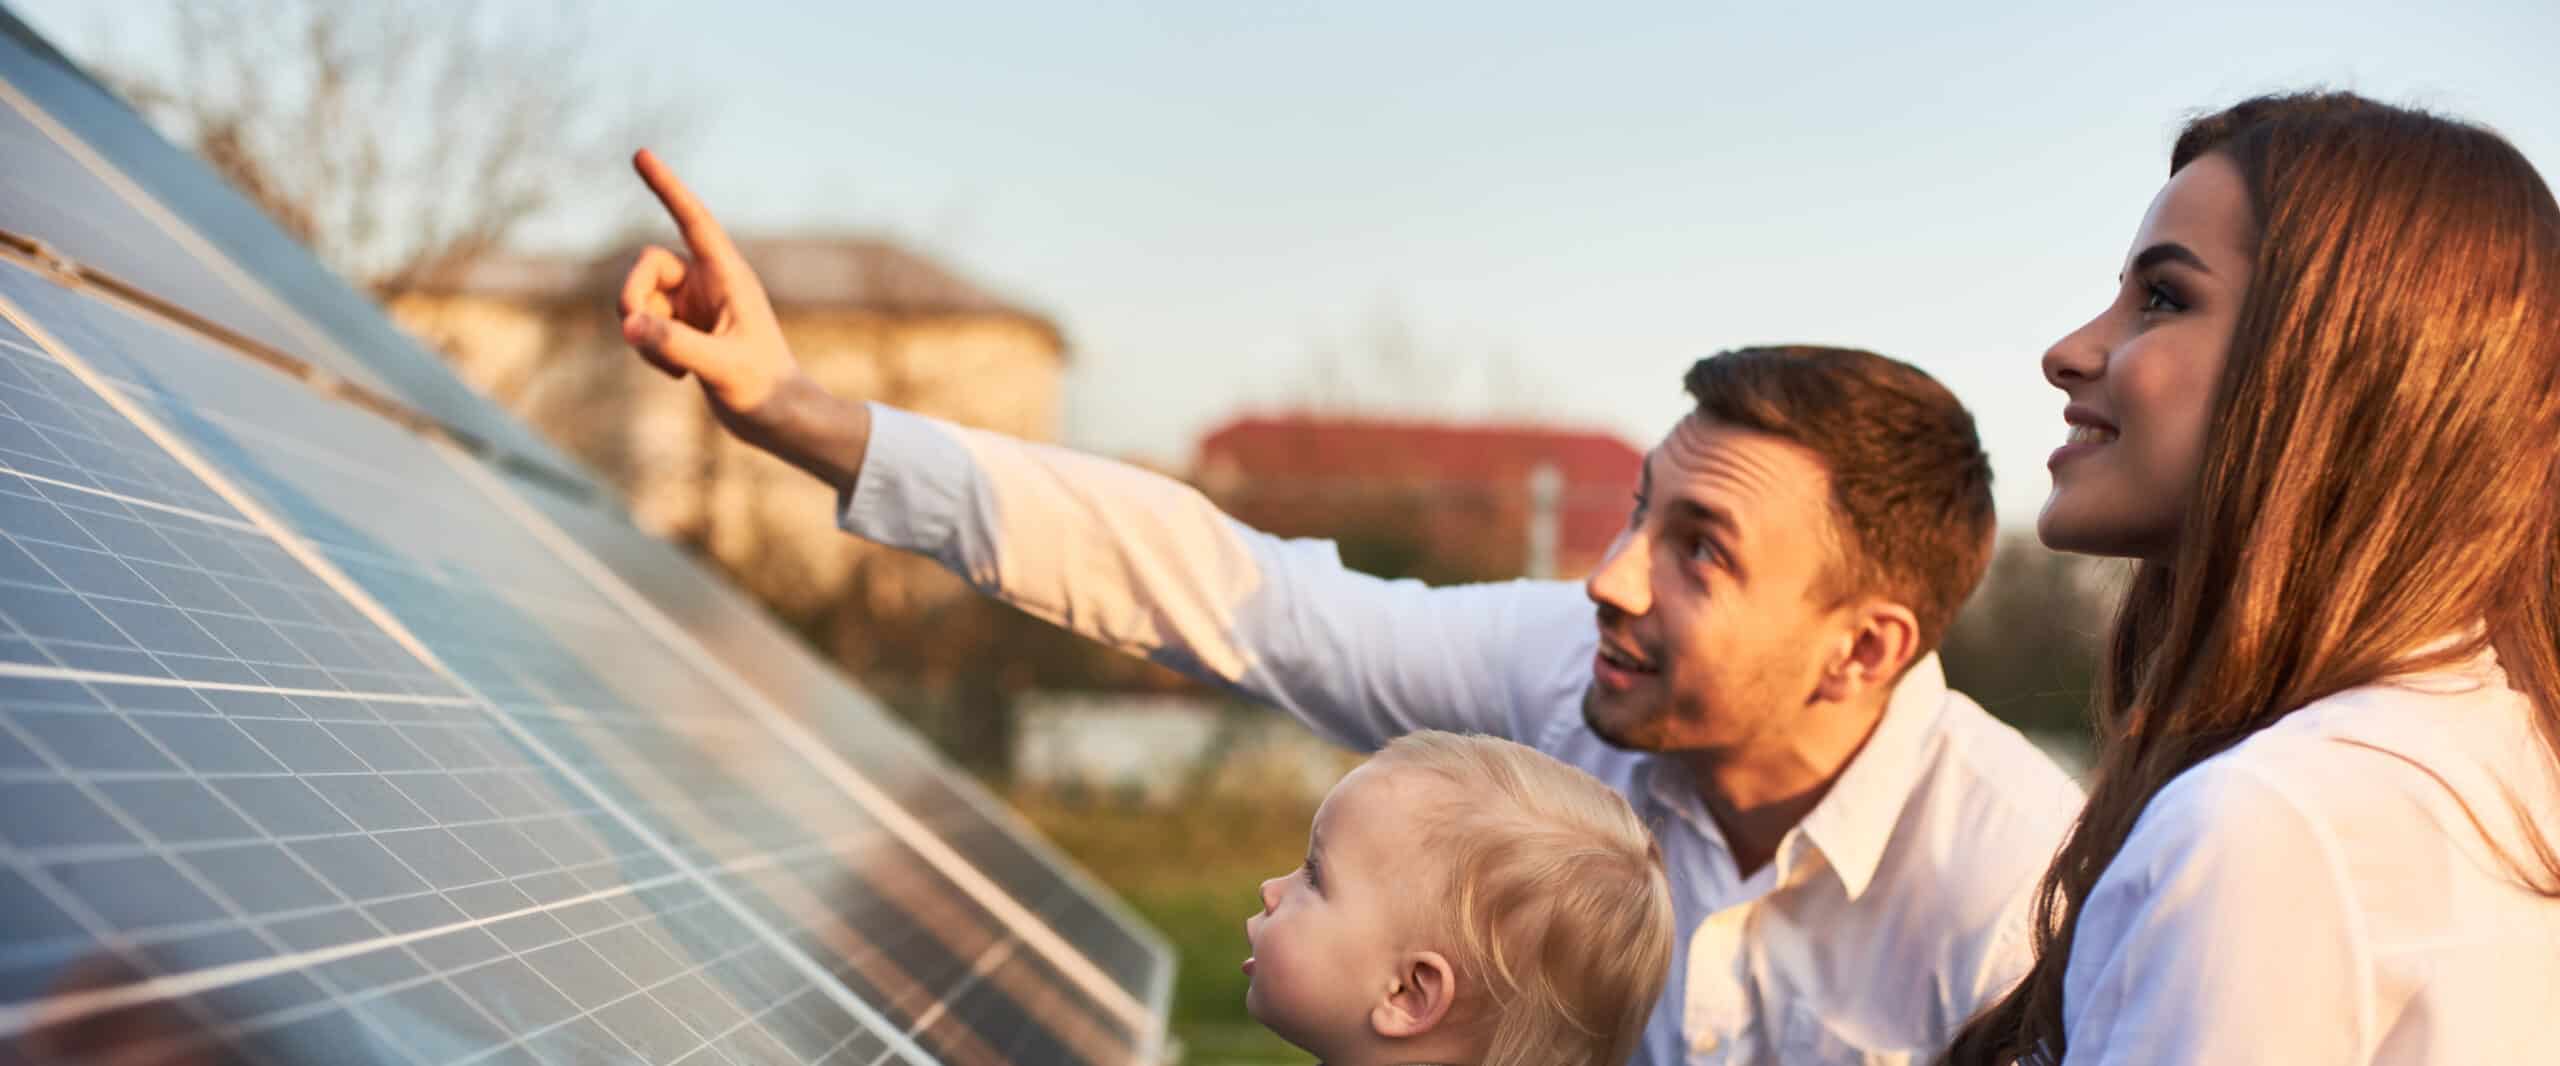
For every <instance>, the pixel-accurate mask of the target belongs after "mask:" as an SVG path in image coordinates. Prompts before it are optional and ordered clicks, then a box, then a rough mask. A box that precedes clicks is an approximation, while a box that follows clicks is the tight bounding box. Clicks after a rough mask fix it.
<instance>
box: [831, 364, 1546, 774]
mask: <svg viewBox="0 0 2560 1066" xmlns="http://www.w3.org/2000/svg"><path fill="white" fill-rule="evenodd" d="M871 412H872V430H871V440H870V444H869V448H868V451H867V452H866V454H865V456H864V459H863V467H862V475H861V477H860V479H859V480H858V481H857V482H856V483H855V488H854V490H853V492H852V493H850V494H849V495H848V496H847V498H846V499H844V500H842V501H840V509H839V514H838V522H839V524H840V525H841V526H842V527H843V528H844V529H845V530H846V531H847V532H850V533H852V534H854V535H856V536H859V537H862V538H864V539H866V540H871V541H876V542H878V543H881V544H885V545H888V546H890V547H894V548H900V549H903V550H906V551H911V552H915V553H918V554H921V555H924V556H927V557H929V558H932V559H933V560H935V561H936V562H938V563H940V564H941V565H942V566H943V567H944V568H946V569H948V570H950V571H951V572H953V573H955V574H958V575H959V576H960V577H962V578H963V579H965V580H967V581H968V582H969V583H970V584H971V585H972V586H974V587H976V588H977V589H978V590H979V591H980V592H983V593H985V594H987V595H989V596H993V597H995V598H997V599H999V600H1002V601H1004V602H1006V603H1009V604H1012V605H1013V606H1015V607H1018V608H1020V609H1022V610H1023V611H1025V612H1027V613H1029V614H1031V615H1033V616H1034V617H1037V618H1041V619H1043V620H1046V621H1048V622H1051V623H1054V624H1056V625H1059V626H1062V627H1065V628H1066V629H1068V630H1071V631H1073V632H1075V633H1078V634H1081V635H1083V636H1085V637H1088V638H1091V639H1093V640H1097V641H1100V642H1102V643H1104V644H1108V645H1110V646H1112V647H1116V648H1119V649H1122V650H1124V651H1128V652H1131V653H1133V654H1138V655H1143V656H1145V657H1147V658H1149V659H1152V660H1154V661H1156V662H1159V663H1162V664H1164V665H1166V666H1169V667H1172V668H1174V669H1176V670H1179V671H1181V672H1183V673H1185V674H1188V675H1190V676H1192V677H1194V678H1197V679H1199V680H1201V681H1204V682H1207V683H1209V684H1213V685H1217V686H1220V687H1222V688H1226V689H1228V690H1230V691H1234V692H1237V693H1240V694H1243V695H1245V696H1247V697H1249V698H1252V699H1255V700H1259V701H1262V702H1266V703H1270V704H1273V705H1276V706H1278V707H1280V708H1282V709H1284V710H1286V711H1288V712H1289V713H1290V714H1292V715H1294V716H1295V717H1297V718H1298V719H1299V720H1301V721H1303V722H1305V723H1306V724H1307V725H1308V726H1309V727H1311V728H1313V729H1314V730H1315V731H1316V732H1317V733H1319V734H1321V735H1324V736H1326V737H1327V738H1329V739H1331V740H1333V741H1335V742H1336V743H1341V744H1346V745H1350V746H1353V747H1357V748H1360V749H1363V750H1369V749H1374V748H1377V747H1379V746H1380V745H1383V744H1385V743H1386V742H1387V741H1388V740H1390V739H1393V738H1394V737H1396V736H1398V735H1401V734H1403V733H1407V732H1411V731H1413V730H1417V729H1446V730H1453V731H1460V732H1474V733H1490V734H1494V735H1497V736H1506V737H1512V738H1515V739H1522V740H1527V739H1530V738H1531V736H1532V732H1533V731H1534V730H1535V729H1537V727H1539V726H1540V725H1543V724H1544V719H1545V718H1546V717H1547V716H1548V715H1550V714H1551V713H1553V708H1554V707H1555V706H1556V702H1557V701H1556V699H1555V698H1554V697H1555V694H1554V693H1552V692H1550V691H1548V690H1549V689H1552V688H1553V687H1554V679H1555V677H1556V676H1557V674H1558V673H1559V671H1558V669H1557V667H1558V664H1560V663H1562V662H1563V661H1565V660H1564V658H1560V656H1561V657H1566V658H1569V657H1570V656H1572V655H1574V654H1575V653H1576V649H1577V648H1579V649H1580V650H1581V653H1582V654H1586V655H1587V654H1588V652H1589V646H1590V644H1591V640H1590V638H1589V633H1588V632H1587V631H1588V630H1590V628H1591V627H1590V624H1589V620H1590V613H1589V608H1588V606H1587V604H1585V602H1584V600H1583V597H1582V593H1581V590H1580V589H1579V588H1578V587H1576V586H1575V585H1573V584H1571V583H1569V582H1555V581H1514V582H1505V583H1497V584H1486V585H1468V586H1457V587H1450V588H1432V587H1429V586H1426V585H1423V584H1422V583H1420V582H1417V581H1388V580H1383V579H1380V578H1377V577H1372V576H1370V575H1367V574H1362V573H1359V572H1357V571H1354V570H1351V569H1349V568H1347V567H1345V566H1343V564H1342V561H1341V559H1340V557H1339V555H1338V554H1337V552H1336V551H1335V549H1334V546H1333V544H1332V542H1330V541H1322V540H1289V539H1283V538H1279V537H1274V536H1271V535H1269V534H1266V533H1262V532H1260V531H1258V530H1254V529H1252V528H1250V527H1247V526H1245V525H1244V524H1242V523H1240V522H1237V521H1236V520H1234V519H1233V518H1230V517H1228V516H1227V515H1226V514H1225V513H1223V512H1221V511H1219V510H1218V509H1217V507H1216V506H1215V505H1213V504H1211V503H1210V502H1209V501H1208V499H1207V498H1205V497H1203V496H1202V495H1201V494H1200V493H1199V492H1198V491H1196V490H1194V489H1192V488H1191V487H1190V486H1188V485H1184V484H1182V483H1181V482H1178V481H1175V480H1173V479H1171V478H1168V477H1163V476H1161V475H1158V474H1154V473H1151V472H1148V471H1145V470H1140V469H1137V468H1135V467H1131V466H1128V465H1125V464H1122V463H1116V462H1112V461H1110V460H1106V459H1100V458H1096V457H1093V456H1088V455H1083V454H1079V453H1077V452H1073V451H1069V450H1067V449H1063V448H1057V447H1051V446H1047V445H1039V444H1031V443H1027V442H1024V441H1019V440H1014V439H1011V438H1008V437H1004V436H1001V435H998V434H994V433H988V432H984V431H980V430H973V429H967V428H963V427H959V426H953V425H950V424H948V423H944V422H940V421H936V420H934V419H930V418H926V417H923V416H920V415H915V414H911V413H907V412H902V411H899V410H897V409H895V408H890V407H884V406H880V405H876V404H875V405H873V406H872V408H871Z"/></svg>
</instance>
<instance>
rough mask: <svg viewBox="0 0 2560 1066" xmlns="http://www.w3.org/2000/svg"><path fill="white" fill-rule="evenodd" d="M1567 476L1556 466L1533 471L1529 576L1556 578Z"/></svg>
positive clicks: (1544, 464) (1541, 466) (1548, 464)
mask: <svg viewBox="0 0 2560 1066" xmlns="http://www.w3.org/2000/svg"><path fill="white" fill-rule="evenodd" d="M1563 509H1564V472H1563V471H1561V470H1558V469H1556V464H1554V463H1552V462H1540V463H1539V464H1538V465H1536V466H1533V467H1530V468H1529V576H1530V577H1533V578H1542V579H1543V578H1551V577H1554V576H1556V543H1557V541H1558V540H1559V539H1560V536H1561V534H1562V532H1563Z"/></svg>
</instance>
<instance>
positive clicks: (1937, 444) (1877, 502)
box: [1682, 345, 1997, 661]
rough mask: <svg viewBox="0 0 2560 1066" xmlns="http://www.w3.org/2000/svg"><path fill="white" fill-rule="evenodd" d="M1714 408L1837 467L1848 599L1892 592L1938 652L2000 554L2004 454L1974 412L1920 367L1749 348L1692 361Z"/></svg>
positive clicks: (1698, 390) (1703, 402)
mask: <svg viewBox="0 0 2560 1066" xmlns="http://www.w3.org/2000/svg"><path fill="white" fill-rule="evenodd" d="M1682 384H1684V385H1685V386H1687V388H1688V390H1689V395H1690V396H1691V397H1692V398H1694V399H1696V400H1697V402H1698V409H1697V413H1698V415H1699V416H1700V417H1702V418H1706V419H1709V420H1712V421H1715V422H1720V423H1723V424H1725V425H1729V426H1735V427H1739V428H1742V429H1749V430H1756V431H1758V432H1761V433H1767V434H1769V435H1771V436H1774V437H1778V438H1780V439H1782V440H1786V441H1788V442H1791V443H1794V444H1796V445H1799V446H1801V447H1803V448H1805V449H1807V450H1809V451H1811V452H1813V453H1814V454H1815V455H1816V456H1819V457H1820V458H1821V459H1822V464H1823V466H1824V467H1825V468H1826V469H1827V470H1828V471H1829V472H1830V475H1831V511H1832V516H1833V520H1834V524H1835V526H1836V527H1837V528H1836V539H1835V543H1836V546H1837V548H1838V551H1839V558H1838V559H1836V560H1835V565H1834V569H1833V571H1832V573H1831V575H1830V579H1829V580H1828V581H1827V582H1826V584H1827V585H1829V586H1830V587H1829V588H1828V589H1826V590H1824V591H1827V592H1828V593H1829V594H1830V595H1831V596H1832V597H1833V598H1834V599H1836V600H1843V601H1845V600H1847V599H1850V598H1852V597H1857V596H1869V595H1875V596H1883V597H1885V598H1887V599H1890V600H1893V601H1894V602H1896V603H1900V604H1902V605H1903V606H1905V607H1908V608H1910V609H1911V613H1912V614H1913V615H1915V616H1917V618H1918V619H1919V625H1920V647H1919V651H1918V653H1917V654H1915V655H1914V656H1913V659H1914V661H1917V659H1918V656H1919V655H1926V654H1928V653H1929V652H1931V651H1933V650H1936V648H1937V646H1938V642H1939V640H1940V639H1942V638H1944V637H1945V636H1946V632H1947V626H1948V624H1949V623H1951V622H1953V621H1954V620H1955V616H1956V611H1957V610H1958V609H1959V608H1961V607H1963V606H1964V601H1965V598H1966V597H1967V596H1970V595H1972V594H1973V586H1974V585H1975V584H1976V583H1978V582H1980V581H1981V580H1982V572H1983V570H1984V568H1985V567H1987V566H1988V565H1989V564H1990V561H1991V540H1992V533H1993V529H1994V527H1995V525H1996V522H1997V520H1996V518H1995V516H1994V515H1993V513H1992V505H1991V459H1990V457H1989V456H1986V455H1984V454H1983V453H1982V441H1981V439H1980V438H1978V437H1977V436H1975V434H1974V429H1973V415H1972V414H1971V413H1969V412H1967V411H1966V410H1965V409H1964V404H1962V403H1960V402H1957V400H1956V397H1955V394H1954V393H1951V392H1948V391H1947V389H1946V386H1944V385H1940V384H1938V381H1937V379H1935V378H1932V377H1930V376H1929V375H1928V374H1927V373H1925V372H1923V371H1922V370H1921V369H1920V368H1918V367H1915V366H1912V365H1911V364H1909V363H1905V362H1901V361H1899V360H1895V359H1888V358H1885V357H1884V356H1881V355H1877V354H1876V353H1874V352H1867V351H1859V350H1857V349H1855V348H1824V347H1817V346H1814V345H1774V346H1767V347H1753V348H1736V349H1733V350H1731V351H1725V352H1718V353H1716V354H1714V355H1711V356H1708V357H1706V358H1704V359H1700V360H1698V362H1697V363H1696V364H1695V365H1693V366H1691V367H1690V368H1689V373H1688V375H1687V377H1686V379H1685V380H1684V381H1683V382H1682Z"/></svg>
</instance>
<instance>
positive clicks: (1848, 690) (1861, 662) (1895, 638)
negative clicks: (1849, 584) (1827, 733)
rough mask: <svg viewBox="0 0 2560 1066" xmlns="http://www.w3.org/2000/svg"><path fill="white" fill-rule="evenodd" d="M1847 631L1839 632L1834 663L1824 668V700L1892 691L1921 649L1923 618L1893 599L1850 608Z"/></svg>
mask: <svg viewBox="0 0 2560 1066" xmlns="http://www.w3.org/2000/svg"><path fill="white" fill-rule="evenodd" d="M1848 610H1849V616H1848V628H1846V629H1843V630H1840V631H1838V632H1837V633H1836V634H1835V636H1834V639H1835V640H1836V641H1838V643H1837V644H1836V645H1835V646H1834V648H1833V651H1832V656H1831V661H1830V662H1828V663H1825V664H1823V670H1822V687H1821V689H1820V693H1821V696H1822V698H1823V699H1825V700H1827V701H1830V702H1834V703H1845V702H1849V701H1852V700H1855V699H1857V698H1859V697H1861V696H1865V695H1868V694H1870V693H1872V692H1874V691H1875V690H1876V689H1877V688H1878V687H1879V686H1880V687H1883V688H1886V689H1891V688H1892V687H1893V683H1894V681H1895V680H1896V679H1897V678H1900V677H1901V676H1902V669H1903V668H1904V667H1906V666H1909V665H1911V660H1913V659H1914V658H1917V657H1918V652H1919V650H1920V620H1919V618H1917V617H1915V616H1913V615H1912V613H1911V608H1908V607H1905V606H1903V605H1901V604H1899V603H1895V602H1893V601H1891V600H1869V601H1867V602H1864V603H1860V604H1857V605H1855V606H1852V607H1850V608H1849V609H1848Z"/></svg>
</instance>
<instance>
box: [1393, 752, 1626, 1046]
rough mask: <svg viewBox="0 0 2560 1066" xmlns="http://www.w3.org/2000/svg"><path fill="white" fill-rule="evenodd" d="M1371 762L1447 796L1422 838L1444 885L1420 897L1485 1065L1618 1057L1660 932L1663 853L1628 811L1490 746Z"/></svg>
mask: <svg viewBox="0 0 2560 1066" xmlns="http://www.w3.org/2000/svg"><path fill="white" fill-rule="evenodd" d="M1374 761H1376V762H1379V763H1384V764H1388V765H1390V766H1394V767H1399V768H1411V769H1416V770H1422V771H1426V772H1429V773H1432V774H1435V775H1438V776H1439V777H1441V778H1443V779H1445V780H1447V781H1448V782H1449V783H1451V784H1453V785H1455V786H1457V788H1456V791H1455V792H1454V794H1453V795H1452V796H1451V798H1450V800H1448V801H1446V802H1443V803H1441V804H1438V805H1436V806H1435V808H1434V809H1432V810H1430V811H1428V812H1427V814H1426V815H1425V823H1426V824H1425V828H1424V831H1423V839H1424V848H1425V851H1424V854H1427V855H1430V856H1432V857H1433V858H1435V859H1437V860H1439V862H1440V864H1441V868H1442V869H1443V870H1445V871H1447V872H1446V874H1445V875H1444V876H1445V877H1446V878H1447V881H1446V883H1445V885H1444V886H1443V891H1441V892H1439V893H1437V894H1422V895H1420V896H1418V897H1417V900H1418V902H1419V903H1420V904H1421V905H1422V906H1424V907H1427V908H1428V909H1429V914H1428V915H1425V916H1423V917H1422V919H1421V920H1422V921H1424V922H1426V923H1430V924H1426V925H1425V928H1432V929H1434V930H1435V932H1437V933H1438V934H1439V935H1441V936H1445V937H1446V938H1447V942H1449V943H1452V944H1454V945H1455V946H1456V951H1455V954H1456V955H1457V956H1458V957H1456V958H1453V959H1451V960H1450V962H1451V964H1452V965H1454V966H1456V967H1457V968H1458V972H1459V974H1460V979H1459V988H1460V997H1461V998H1460V1003H1459V1007H1460V1009H1462V1010H1465V1011H1466V1012H1467V1013H1466V1015H1465V1017H1468V1018H1482V1019H1484V1020H1487V1021H1490V1022H1491V1025H1492V1033H1491V1037H1490V1042H1489V1043H1488V1045H1487V1050H1486V1054H1485V1057H1484V1060H1483V1061H1484V1066H1532V1064H1535V1066H1550V1064H1567V1066H1621V1064H1622V1063H1624V1062H1626V1061H1627V1059H1628V1058H1629V1057H1630V1056H1632V1055H1633V1054H1635V1049H1636V1045H1637V1041H1638V1040H1640V1039H1641V1038H1642V1037H1643V1035H1644V1026H1645V1021H1646V1019H1647V1018H1649V1017H1650V1016H1651V1015H1652V1014H1653V1006H1654V1000H1655V999H1656V998H1657V997H1659V996H1660V995H1661V993H1662V982H1663V978H1664V975H1665V974H1666V973H1667V972H1668V971H1669V969H1670V966H1671V937H1672V927H1671V926H1672V917H1671V885H1670V881H1669V879H1668V877H1667V876H1666V875H1665V874H1664V872H1663V865H1662V852H1661V851H1660V849H1658V848H1657V847H1655V845H1654V840H1653V835H1652V834H1651V833H1648V832H1646V831H1645V827H1644V823H1643V822H1642V821H1639V820H1638V819H1637V818H1636V813H1635V811H1634V810H1633V809H1632V808H1630V807H1628V806H1627V801H1626V800H1625V799H1623V798H1621V797H1620V796H1619V795H1618V794H1617V793H1616V792H1614V791H1612V790H1611V789H1610V788H1609V787H1608V786H1607V785H1603V784H1601V783H1600V781H1599V780H1598V779H1596V778H1594V777H1592V776H1591V775H1589V774H1586V773H1584V772H1582V771H1580V770H1577V769H1574V768H1573V767H1571V766H1568V765H1565V764H1564V763H1563V762H1560V761H1558V760H1556V759H1555V758H1553V757H1551V756H1548V755H1546V754H1544V753H1542V752H1539V751H1536V750H1534V749H1531V748H1528V747H1525V746H1523V745H1520V744H1516V743H1513V742H1511V741H1508V740H1500V739H1496V738H1493V737H1485V736H1463V735H1460V734H1456V733H1443V732H1437V731H1425V732H1419V733H1409V734H1406V735H1404V736H1402V737H1399V738H1397V739H1396V740H1395V741H1394V742H1393V743H1391V744H1388V745H1387V746H1386V748H1385V749H1384V750H1381V751H1380V752H1378V755H1377V758H1376V760H1374ZM1470 990H1475V993H1476V994H1475V995H1471V994H1470Z"/></svg>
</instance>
